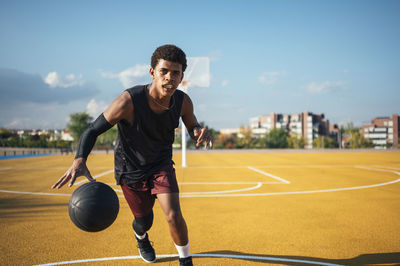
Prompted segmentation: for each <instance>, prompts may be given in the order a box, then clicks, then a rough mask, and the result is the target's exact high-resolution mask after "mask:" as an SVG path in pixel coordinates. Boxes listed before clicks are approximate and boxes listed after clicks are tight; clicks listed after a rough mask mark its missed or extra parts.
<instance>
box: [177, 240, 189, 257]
mask: <svg viewBox="0 0 400 266" xmlns="http://www.w3.org/2000/svg"><path fill="white" fill-rule="evenodd" d="M175 247H176V250H178V254H179V258H187V257H189V256H190V252H189V242H188V243H187V244H186V245H185V246H178V245H177V244H175Z"/></svg>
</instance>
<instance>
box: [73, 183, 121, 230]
mask: <svg viewBox="0 0 400 266" xmlns="http://www.w3.org/2000/svg"><path fill="white" fill-rule="evenodd" d="M118 211H119V201H118V196H117V194H116V193H115V191H114V190H113V189H112V188H111V187H110V186H108V185H106V184H104V183H101V182H97V181H96V182H89V183H85V184H83V185H82V186H80V187H78V188H77V189H76V190H75V191H74V193H72V196H71V198H70V200H69V204H68V212H69V217H70V218H71V220H72V222H73V223H74V224H75V225H76V226H77V227H78V228H80V229H82V230H84V231H87V232H98V231H101V230H104V229H106V228H107V227H109V226H110V225H111V224H112V223H113V222H114V221H115V219H116V218H117V215H118Z"/></svg>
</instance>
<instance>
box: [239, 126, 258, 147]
mask: <svg viewBox="0 0 400 266" xmlns="http://www.w3.org/2000/svg"><path fill="white" fill-rule="evenodd" d="M240 134H241V135H242V136H241V137H240V138H237V139H236V148H239V149H249V148H253V144H254V138H253V137H252V136H251V130H250V129H246V128H245V127H241V128H240Z"/></svg>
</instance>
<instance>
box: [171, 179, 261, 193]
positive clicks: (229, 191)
mask: <svg viewBox="0 0 400 266" xmlns="http://www.w3.org/2000/svg"><path fill="white" fill-rule="evenodd" d="M261 186H262V183H261V182H258V183H257V185H256V186H254V187H249V188H242V189H235V190H223V191H215V192H214V191H207V192H182V193H179V194H180V195H203V194H216V193H218V194H222V193H233V192H241V191H249V190H253V189H257V188H260V187H261Z"/></svg>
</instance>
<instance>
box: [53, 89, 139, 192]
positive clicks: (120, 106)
mask: <svg viewBox="0 0 400 266" xmlns="http://www.w3.org/2000/svg"><path fill="white" fill-rule="evenodd" d="M121 120H127V121H128V122H130V123H133V103H132V100H131V97H130V94H129V93H128V92H127V91H125V92H124V93H122V94H121V95H119V96H118V97H117V98H116V99H115V100H114V101H113V102H112V103H111V104H110V106H109V107H108V108H107V109H106V111H104V113H103V114H101V115H100V116H99V117H98V118H97V119H96V120H95V121H94V122H93V123H92V124H91V125H90V126H89V127H88V128H87V129H86V130H85V132H84V133H83V134H82V136H81V138H80V139H79V144H78V151H77V154H76V157H75V160H74V161H73V163H72V166H71V167H70V168H69V169H68V170H67V172H65V174H64V175H63V176H62V177H61V178H60V179H59V180H58V181H57V182H56V183H55V184H54V185H53V186H52V188H61V187H62V186H63V185H65V184H66V183H67V182H68V181H69V180H71V182H70V184H69V186H72V185H73V184H74V182H75V180H76V178H77V177H79V176H86V178H87V179H88V180H89V181H95V180H94V179H93V177H92V176H91V174H90V172H89V169H88V168H87V166H86V158H87V157H88V155H89V154H90V152H91V150H92V148H93V146H94V144H95V143H96V139H97V137H98V136H99V135H100V134H102V133H104V132H105V131H107V130H108V129H110V128H112V127H113V126H114V125H115V124H116V123H118V122H119V121H121Z"/></svg>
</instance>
